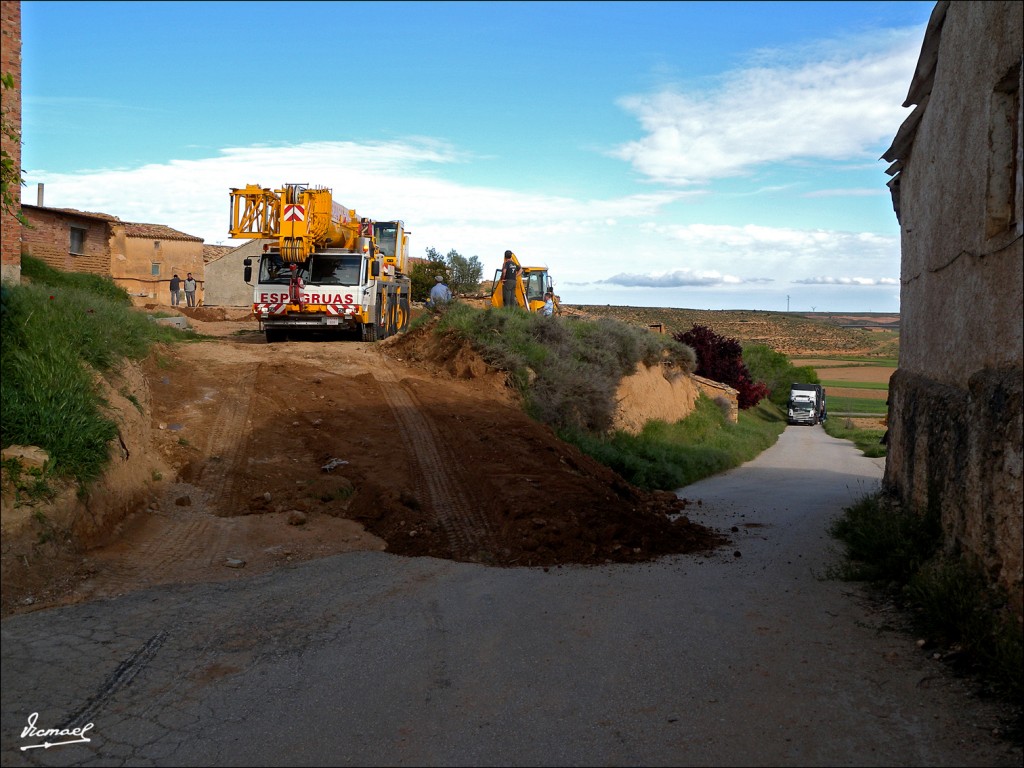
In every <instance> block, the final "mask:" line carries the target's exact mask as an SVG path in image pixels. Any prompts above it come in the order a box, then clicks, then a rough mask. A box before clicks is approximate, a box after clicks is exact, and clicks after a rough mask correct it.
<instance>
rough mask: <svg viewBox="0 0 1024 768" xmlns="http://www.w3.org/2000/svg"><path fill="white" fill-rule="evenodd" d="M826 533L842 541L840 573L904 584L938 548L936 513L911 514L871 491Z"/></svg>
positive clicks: (853, 577) (939, 539)
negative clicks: (843, 558)
mask: <svg viewBox="0 0 1024 768" xmlns="http://www.w3.org/2000/svg"><path fill="white" fill-rule="evenodd" d="M829 533H830V534H831V535H832V536H833V537H834V538H836V539H839V540H840V541H841V542H843V544H844V545H845V554H846V562H845V564H844V565H843V567H842V568H841V569H840V571H838V572H837V574H836V575H838V576H839V577H840V578H844V579H849V580H851V581H868V582H872V583H876V584H885V583H896V584H900V585H902V584H906V583H907V581H909V580H910V577H911V576H912V575H913V574H914V573H916V572H917V570H918V569H919V568H921V566H922V565H924V563H926V562H927V561H928V560H929V559H930V558H931V557H932V556H933V555H934V554H935V553H936V552H937V551H938V549H939V545H940V543H941V536H942V531H941V528H940V527H939V518H938V514H937V513H935V512H929V513H926V514H920V515H919V514H915V513H913V512H909V511H907V510H905V509H903V508H902V507H901V506H899V505H895V504H892V503H890V502H887V501H886V500H884V499H883V498H882V497H881V496H879V495H877V494H875V495H869V496H864V497H862V498H861V499H860V500H859V501H857V502H856V503H855V504H853V505H852V506H851V507H849V508H848V509H846V510H845V512H844V514H843V516H842V517H839V518H838V519H836V520H835V521H834V522H833V523H832V525H831V526H830V528H829Z"/></svg>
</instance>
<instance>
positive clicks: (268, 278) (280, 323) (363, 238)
mask: <svg viewBox="0 0 1024 768" xmlns="http://www.w3.org/2000/svg"><path fill="white" fill-rule="evenodd" d="M228 234H229V236H230V237H233V238H247V239H269V240H276V241H277V242H276V243H275V244H273V245H270V244H268V245H265V246H264V247H263V253H262V254H261V255H260V258H259V264H258V265H257V271H256V275H255V277H256V281H255V283H253V264H252V259H246V260H245V261H244V262H243V264H244V265H245V273H244V277H245V282H246V283H248V284H250V285H253V305H252V308H253V314H255V315H256V317H257V319H258V320H259V322H260V327H261V328H262V329H263V330H264V332H265V333H266V336H267V341H268V342H273V341H280V340H283V339H285V338H286V337H287V336H288V334H289V332H296V331H344V330H356V329H358V330H359V331H360V332H361V334H362V339H363V340H364V341H375V340H377V339H383V338H386V337H388V336H392V335H394V334H396V333H399V332H400V331H404V330H405V329H406V328H407V327H408V326H409V319H410V297H411V290H412V288H411V281H410V279H409V276H408V274H407V272H406V267H407V264H408V258H409V233H408V232H407V231H406V230H405V225H404V223H403V222H401V221H373V220H371V219H368V218H361V217H359V216H357V215H356V212H355V211H354V210H352V209H349V208H346V207H345V206H343V205H340V204H339V203H336V202H335V201H334V199H333V198H332V197H331V190H330V189H327V188H325V187H310V186H309V185H307V184H285V185H284V186H283V187H282V188H281V189H275V190H270V189H266V188H264V187H261V186H259V185H257V184H249V185H247V186H246V187H244V188H241V189H237V188H232V189H231V208H230V222H229V226H228Z"/></svg>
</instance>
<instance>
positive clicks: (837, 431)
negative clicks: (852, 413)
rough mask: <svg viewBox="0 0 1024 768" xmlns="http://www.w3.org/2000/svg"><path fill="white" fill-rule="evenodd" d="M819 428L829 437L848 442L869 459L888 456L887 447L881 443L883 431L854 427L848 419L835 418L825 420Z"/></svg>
mask: <svg viewBox="0 0 1024 768" xmlns="http://www.w3.org/2000/svg"><path fill="white" fill-rule="evenodd" d="M821 426H822V428H823V429H824V430H825V433H826V434H827V435H829V436H830V437H835V438H837V439H839V440H849V441H850V442H851V443H853V444H854V445H855V446H856V447H857V449H858V450H859V451H861V453H863V454H864V455H865V456H867V457H868V458H869V459H875V458H880V457H882V456H885V455H887V454H888V446H886V445H885V444H884V443H883V442H882V436H883V435H884V434H885V430H884V429H870V428H867V427H856V426H854V424H853V422H852V421H850V420H849V419H842V418H838V417H835V416H833V417H831V418H828V419H825V421H824V422H823V423H822V425H821Z"/></svg>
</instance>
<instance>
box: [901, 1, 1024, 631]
mask: <svg viewBox="0 0 1024 768" xmlns="http://www.w3.org/2000/svg"><path fill="white" fill-rule="evenodd" d="M936 10H937V11H940V12H941V11H942V10H945V18H944V20H943V21H942V24H941V27H937V28H936V29H935V30H931V29H930V32H929V35H926V39H925V44H924V45H923V47H922V60H924V58H925V54H924V52H925V51H927V50H928V49H929V46H930V45H931V47H932V48H933V49H934V46H935V45H936V44H937V46H938V47H937V57H936V58H935V66H934V70H933V72H934V75H933V78H934V79H933V80H932V79H931V78H932V75H927V76H922V72H924V73H925V74H927V73H928V72H929V71H932V70H929V68H928V67H927V66H922V65H921V64H920V63H919V67H918V74H917V76H916V77H915V82H914V83H912V85H911V93H912V94H914V93H915V92H917V96H916V97H915V99H916V101H914V102H913V103H918V104H919V105H921V106H919V110H920V122H919V124H918V125H917V127H916V133H913V134H912V143H909V144H908V143H906V142H904V143H903V146H902V147H901V149H900V152H901V155H902V156H900V157H899V161H900V162H899V163H897V165H900V164H902V169H901V170H900V172H899V176H898V185H899V186H898V190H899V193H898V200H897V202H898V206H899V209H898V210H899V216H900V223H901V232H902V265H901V280H902V288H901V293H900V314H901V325H902V327H901V334H900V364H899V370H898V371H897V372H896V373H895V374H894V375H893V378H892V380H891V382H890V390H889V392H890V394H889V398H890V407H889V424H890V439H889V452H888V459H887V462H886V471H885V479H884V483H885V487H886V489H887V490H888V491H889V492H891V493H893V494H895V495H896V496H897V497H898V498H899V499H900V500H901V501H903V502H904V503H906V504H909V505H911V506H912V507H913V508H915V509H918V510H924V509H931V510H933V511H937V512H939V513H940V514H941V518H942V521H943V531H944V534H945V537H946V539H945V540H946V544H947V547H948V549H949V550H951V551H954V552H959V553H961V554H963V555H964V556H966V558H967V559H968V560H971V561H973V562H975V563H977V564H980V565H981V566H982V567H983V568H984V569H985V571H986V572H987V573H988V575H989V577H990V578H991V579H992V580H993V581H995V582H997V583H999V584H1001V585H1002V586H1004V587H1005V588H1007V589H1008V590H1009V592H1010V595H1011V599H1012V600H1013V602H1014V604H1015V606H1016V608H1017V610H1018V611H1020V610H1021V607H1022V566H1021V550H1022V535H1021V515H1022V506H1024V496H1022V482H1021V474H1022V473H1021V460H1022V456H1021V452H1022V447H1021V444H1022V422H1021V403H1022V390H1021V379H1022V376H1024V366H1022V362H1024V340H1022V335H1024V311H1022V299H1024V274H1022V265H1024V249H1022V239H1021V235H1022V231H1024V227H1022V218H1024V217H1022V215H1021V210H1022V202H1024V194H1022V183H1021V178H1022V177H1021V167H1022V162H1021V144H1022V142H1021V125H1022V114H1021V107H1020V103H1021V102H1020V93H1021V70H1020V61H1021V50H1022V45H1024V39H1022V38H1024V33H1022V25H1021V4H1020V3H1019V2H987V3H972V2H953V3H949V4H948V7H947V5H946V4H945V3H939V4H937V6H936ZM937 18H938V17H937V16H934V15H933V21H934V20H936V19H937ZM1008 73H1009V75H1010V77H1009V78H1007V74H1008ZM929 84H930V93H928V86H929ZM1014 91H1015V93H1014ZM908 101H910V98H909V97H908ZM1008 103H1009V104H1012V105H1013V108H1012V109H1011V110H1008V109H1007V104H1008ZM901 132H903V129H901ZM898 143H899V142H898V141H897V142H896V143H894V146H896V144H898ZM1014 151H1015V153H1016V154H1015V155H1014ZM890 159H892V158H890ZM1007 198H1009V199H1008V200H1007ZM1000 206H1002V208H1000ZM997 214H998V215H997ZM1000 217H1002V219H1001V223H1000ZM994 223H995V225H994Z"/></svg>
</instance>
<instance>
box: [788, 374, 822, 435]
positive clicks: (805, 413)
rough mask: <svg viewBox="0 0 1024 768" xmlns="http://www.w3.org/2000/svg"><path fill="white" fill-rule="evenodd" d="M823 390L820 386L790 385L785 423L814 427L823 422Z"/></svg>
mask: <svg viewBox="0 0 1024 768" xmlns="http://www.w3.org/2000/svg"><path fill="white" fill-rule="evenodd" d="M826 415H827V411H826V409H825V388H824V387H822V386H821V385H820V384H797V383H794V384H791V385H790V387H789V410H788V414H787V421H788V422H789V423H790V424H810V425H811V426H814V425H815V424H818V423H820V422H822V421H824V420H825V418H826Z"/></svg>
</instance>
